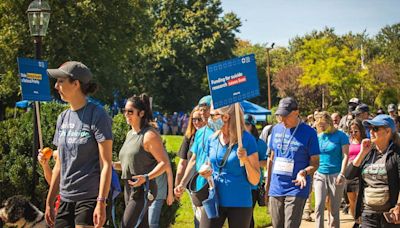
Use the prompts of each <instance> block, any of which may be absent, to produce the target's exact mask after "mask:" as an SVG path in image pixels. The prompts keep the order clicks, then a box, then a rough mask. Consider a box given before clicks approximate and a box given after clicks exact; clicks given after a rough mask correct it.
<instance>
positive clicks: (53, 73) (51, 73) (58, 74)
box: [47, 69, 71, 78]
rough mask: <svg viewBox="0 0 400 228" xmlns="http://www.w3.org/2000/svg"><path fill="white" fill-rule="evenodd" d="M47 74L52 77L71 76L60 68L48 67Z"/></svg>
mask: <svg viewBox="0 0 400 228" xmlns="http://www.w3.org/2000/svg"><path fill="white" fill-rule="evenodd" d="M47 74H48V75H49V76H50V77H52V78H68V77H71V75H70V74H68V73H67V72H65V71H63V70H60V69H47Z"/></svg>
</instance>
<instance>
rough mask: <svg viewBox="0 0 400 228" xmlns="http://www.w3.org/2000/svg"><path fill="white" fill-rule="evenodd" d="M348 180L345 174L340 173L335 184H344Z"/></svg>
mask: <svg viewBox="0 0 400 228" xmlns="http://www.w3.org/2000/svg"><path fill="white" fill-rule="evenodd" d="M345 181H346V178H345V177H344V175H343V174H341V173H339V175H338V176H337V177H336V181H335V184H336V185H342V184H344V182H345Z"/></svg>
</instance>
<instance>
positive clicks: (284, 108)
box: [275, 97, 299, 116]
mask: <svg viewBox="0 0 400 228" xmlns="http://www.w3.org/2000/svg"><path fill="white" fill-rule="evenodd" d="M298 109H299V107H298V104H297V101H296V100H295V99H294V98H293V97H285V98H282V99H281V100H280V101H279V106H278V109H277V110H276V112H275V115H280V116H287V115H289V114H290V113H291V112H292V111H295V110H298Z"/></svg>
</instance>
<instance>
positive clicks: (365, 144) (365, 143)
mask: <svg viewBox="0 0 400 228" xmlns="http://www.w3.org/2000/svg"><path fill="white" fill-rule="evenodd" d="M371 149H372V144H371V140H370V139H363V140H362V141H361V149H360V152H361V153H363V154H364V155H366V154H368V152H369V151H370V150H371Z"/></svg>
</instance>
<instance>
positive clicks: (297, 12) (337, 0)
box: [222, 0, 400, 46]
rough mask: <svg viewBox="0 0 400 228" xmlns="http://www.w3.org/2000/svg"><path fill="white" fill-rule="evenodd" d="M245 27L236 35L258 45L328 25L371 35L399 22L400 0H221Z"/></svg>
mask: <svg viewBox="0 0 400 228" xmlns="http://www.w3.org/2000/svg"><path fill="white" fill-rule="evenodd" d="M222 8H223V10H224V13H227V12H234V13H236V15H238V17H239V18H240V19H241V22H242V26H241V27H240V28H239V29H240V32H239V33H238V34H237V36H238V37H239V38H241V39H244V40H249V41H250V42H251V43H253V44H256V43H259V44H268V45H270V44H272V43H275V45H277V46H287V45H288V42H289V40H290V39H292V38H294V37H295V36H303V35H305V34H307V33H310V32H312V31H313V30H319V31H320V30H323V29H324V28H325V27H330V28H334V29H335V33H336V34H339V35H342V34H346V33H349V32H350V31H351V32H353V33H362V32H363V31H364V30H366V33H367V34H368V35H369V36H370V37H372V36H374V35H376V34H377V33H378V32H379V31H380V29H381V28H383V27H385V26H386V25H393V24H395V23H400V0H222Z"/></svg>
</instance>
